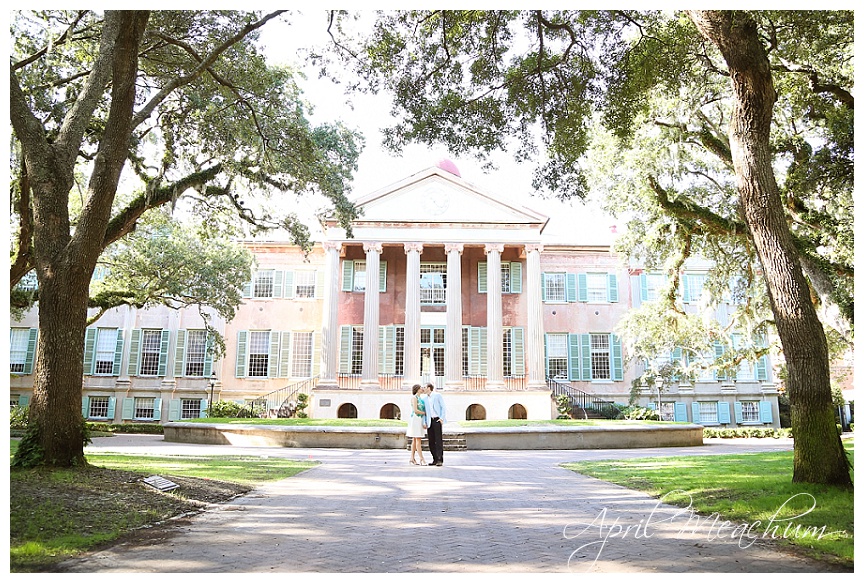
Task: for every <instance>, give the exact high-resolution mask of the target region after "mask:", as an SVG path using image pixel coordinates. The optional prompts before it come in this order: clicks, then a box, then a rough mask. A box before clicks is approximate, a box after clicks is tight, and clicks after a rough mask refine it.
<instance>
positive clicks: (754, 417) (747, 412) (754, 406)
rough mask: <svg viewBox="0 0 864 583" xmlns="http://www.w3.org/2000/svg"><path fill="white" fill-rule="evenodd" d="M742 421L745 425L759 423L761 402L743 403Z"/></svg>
mask: <svg viewBox="0 0 864 583" xmlns="http://www.w3.org/2000/svg"><path fill="white" fill-rule="evenodd" d="M741 420H742V421H743V422H744V423H759V422H760V418H759V401H742V402H741Z"/></svg>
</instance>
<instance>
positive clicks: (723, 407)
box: [717, 401, 731, 424]
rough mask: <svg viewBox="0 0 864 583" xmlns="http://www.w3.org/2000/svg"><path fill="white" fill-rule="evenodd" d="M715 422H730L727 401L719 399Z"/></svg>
mask: <svg viewBox="0 0 864 583" xmlns="http://www.w3.org/2000/svg"><path fill="white" fill-rule="evenodd" d="M717 422H718V423H727V424H728V423H731V415H730V413H729V403H727V402H726V401H720V402H719V403H717Z"/></svg>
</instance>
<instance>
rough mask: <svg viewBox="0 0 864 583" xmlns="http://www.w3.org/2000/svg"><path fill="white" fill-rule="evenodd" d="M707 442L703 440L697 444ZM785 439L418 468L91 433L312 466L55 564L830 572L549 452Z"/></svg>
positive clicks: (371, 459) (178, 450)
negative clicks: (136, 537)
mask: <svg viewBox="0 0 864 583" xmlns="http://www.w3.org/2000/svg"><path fill="white" fill-rule="evenodd" d="M709 441H712V440H706V443H708V442H709ZM790 447H791V444H790V443H789V442H788V441H786V440H770V441H769V440H735V441H734V442H733V441H731V440H726V441H725V442H715V443H713V444H710V445H706V446H703V447H699V448H664V449H662V450H657V449H639V450H604V451H585V450H580V451H465V452H447V453H446V454H445V465H444V467H419V466H411V465H409V464H408V453H407V452H404V451H395V450H324V449H304V450H300V449H285V448H237V447H234V448H232V447H221V446H196V445H184V444H169V443H166V442H164V441H162V438H161V436H129V437H113V438H103V439H98V438H97V439H95V440H94V444H93V445H92V446H90V448H88V450H105V451H126V452H131V451H138V452H142V453H144V452H147V453H155V452H157V451H159V452H164V453H166V454H167V453H173V454H186V453H190V454H191V453H194V454H197V455H201V454H205V453H207V454H213V455H224V454H232V455H241V454H242V455H247V454H253V455H269V456H281V457H288V458H295V459H309V458H310V457H311V458H312V459H316V460H318V461H321V462H323V463H322V464H321V465H320V466H318V467H315V468H313V469H311V470H309V471H306V472H304V473H302V474H300V475H298V476H295V477H293V478H289V479H287V480H282V481H280V482H277V483H273V484H268V485H266V486H263V487H261V488H258V489H256V490H254V491H252V492H250V493H249V494H248V495H246V496H244V497H241V498H237V499H235V500H233V501H231V502H230V503H228V504H225V505H219V506H215V507H213V508H212V509H210V510H208V511H206V512H204V513H202V514H200V515H198V516H195V517H194V518H192V519H191V521H190V522H189V523H188V524H187V525H184V526H183V527H182V528H180V529H179V532H177V533H176V535H174V536H172V537H170V538H169V539H168V540H165V541H161V542H158V543H157V544H152V545H148V546H137V547H136V546H125V545H120V546H116V547H114V548H112V549H108V550H106V551H101V552H98V553H94V554H92V555H90V556H88V557H85V558H83V559H78V560H74V561H69V562H67V563H66V565H64V570H65V571H67V572H92V573H108V572H139V573H208V572H209V573H217V572H219V573H228V572H230V573H275V572H326V573H421V572H422V573H435V572H446V573H496V572H523V573H528V572H530V573H568V572H571V573H580V572H597V573H613V572H614V573H668V572H715V573H744V572H758V573H796V572H827V571H831V570H836V568H831V567H829V566H827V565H825V564H822V563H819V562H815V561H808V560H804V559H801V558H799V557H796V556H794V555H792V554H790V553H789V552H787V551H784V550H783V549H782V548H780V547H778V546H777V545H773V544H765V543H764V542H762V541H757V542H755V543H753V544H749V543H750V542H751V541H750V540H749V539H746V538H745V539H744V540H743V541H739V539H738V538H735V539H733V538H732V536H731V531H730V530H729V529H728V528H727V529H726V530H722V531H719V534H720V536H718V530H717V528H716V525H714V524H712V523H703V524H702V525H700V526H694V520H693V517H692V515H690V514H689V512H686V511H682V509H680V508H675V507H672V506H667V505H664V504H662V503H659V502H658V501H657V500H655V499H653V498H650V497H648V496H646V495H644V494H642V493H639V492H635V491H632V490H628V489H625V488H622V487H619V486H615V485H612V484H609V483H606V482H602V481H600V480H596V479H593V478H588V477H585V476H582V475H580V474H577V473H574V472H571V471H568V470H565V469H562V468H561V467H559V464H560V463H563V462H567V461H578V460H590V459H610V458H630V457H644V456H656V455H685V454H709V455H710V454H717V453H731V452H736V453H742V452H744V451H761V450H765V449H788V448H790ZM688 518H689V519H690V521H689V523H688ZM601 521H602V528H601ZM588 525H593V526H590V527H589V526H588ZM628 526H629V527H630V529H629V531H628V530H627V527H628ZM829 526H830V525H829ZM712 527H713V529H712ZM604 539H605V542H604ZM739 543H740V544H739ZM742 547H745V548H742Z"/></svg>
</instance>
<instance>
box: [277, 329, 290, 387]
mask: <svg viewBox="0 0 864 583" xmlns="http://www.w3.org/2000/svg"><path fill="white" fill-rule="evenodd" d="M280 344H281V350H280V354H279V377H280V378H284V379H287V378H291V332H282V339H281V342H280Z"/></svg>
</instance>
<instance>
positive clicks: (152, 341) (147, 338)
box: [111, 330, 162, 376]
mask: <svg viewBox="0 0 864 583" xmlns="http://www.w3.org/2000/svg"><path fill="white" fill-rule="evenodd" d="M161 344H162V330H143V331H142V335H141V369H140V373H139V374H140V375H141V376H156V375H157V374H159V354H160V350H161ZM111 358H112V361H113V358H114V357H113V354H112V357H111Z"/></svg>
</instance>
